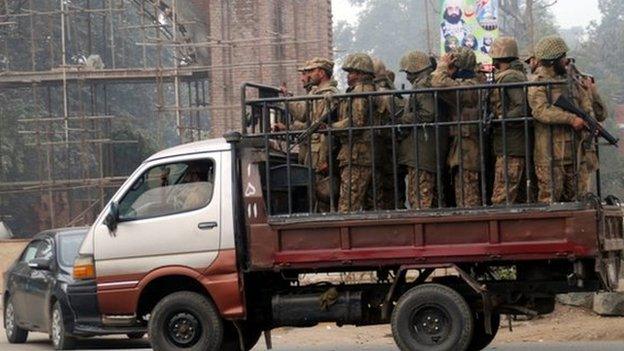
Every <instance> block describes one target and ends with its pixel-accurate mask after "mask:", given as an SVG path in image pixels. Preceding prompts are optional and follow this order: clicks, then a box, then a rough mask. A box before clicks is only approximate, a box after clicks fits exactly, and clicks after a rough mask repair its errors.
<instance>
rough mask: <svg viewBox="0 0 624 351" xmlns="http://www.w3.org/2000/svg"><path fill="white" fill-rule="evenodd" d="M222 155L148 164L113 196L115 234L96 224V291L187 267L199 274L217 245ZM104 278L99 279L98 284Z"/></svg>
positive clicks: (204, 155)
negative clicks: (157, 271) (116, 212)
mask: <svg viewBox="0 0 624 351" xmlns="http://www.w3.org/2000/svg"><path fill="white" fill-rule="evenodd" d="M220 161H221V153H220V152H213V153H207V154H203V155H201V156H193V157H186V158H181V159H178V160H170V161H159V162H152V163H149V164H147V165H144V166H143V167H142V169H140V170H139V172H137V173H135V176H134V179H132V182H131V183H130V184H132V185H131V186H128V187H127V189H125V190H124V191H122V192H120V193H119V194H116V195H115V197H114V198H113V201H115V202H117V203H118V208H119V222H118V224H117V228H116V230H115V231H114V232H111V231H110V230H109V229H108V227H107V226H106V225H105V224H104V223H103V221H101V222H100V223H99V224H97V227H96V228H94V230H95V233H94V234H95V235H94V244H95V245H94V247H95V250H94V258H95V265H96V272H97V275H98V291H100V290H101V289H102V288H111V287H119V288H122V287H128V286H132V285H134V284H136V283H137V282H138V280H139V279H140V278H141V277H142V275H144V274H145V273H147V272H150V271H152V270H154V269H156V268H159V267H165V266H185V267H190V268H194V269H196V270H197V271H198V272H199V271H201V270H202V269H204V268H206V267H208V266H209V265H210V264H211V263H212V262H213V261H214V259H215V258H216V256H217V253H218V249H219V246H220V236H221V227H220V225H219V224H220V218H221V179H220V177H218V176H217V175H218V174H219V169H220V167H221V162H220ZM102 281H104V282H103V283H101V282H102Z"/></svg>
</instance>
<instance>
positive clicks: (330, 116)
mask: <svg viewBox="0 0 624 351" xmlns="http://www.w3.org/2000/svg"><path fill="white" fill-rule="evenodd" d="M337 118H338V108H337V107H334V108H333V109H332V110H331V111H329V112H327V113H326V114H324V115H323V116H321V118H319V119H318V120H317V121H315V122H314V123H312V124H311V125H310V126H309V127H308V128H307V129H306V130H305V131H303V133H301V134H299V135H298V136H297V137H296V138H295V140H294V141H293V143H292V145H290V150H288V152H290V151H291V150H292V149H293V148H294V147H295V145H299V144H301V143H302V142H304V141H305V140H307V139H308V138H310V136H311V135H312V134H314V132H316V131H317V130H318V129H319V128H321V126H322V125H323V124H326V123H327V121H330V122H332V121H335V120H336V119H337Z"/></svg>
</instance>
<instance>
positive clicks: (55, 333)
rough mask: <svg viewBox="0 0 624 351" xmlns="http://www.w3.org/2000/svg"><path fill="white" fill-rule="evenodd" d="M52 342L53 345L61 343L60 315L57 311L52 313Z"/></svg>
mask: <svg viewBox="0 0 624 351" xmlns="http://www.w3.org/2000/svg"><path fill="white" fill-rule="evenodd" d="M52 342H53V343H54V345H58V344H59V343H60V342H61V315H60V313H59V311H58V310H54V312H52Z"/></svg>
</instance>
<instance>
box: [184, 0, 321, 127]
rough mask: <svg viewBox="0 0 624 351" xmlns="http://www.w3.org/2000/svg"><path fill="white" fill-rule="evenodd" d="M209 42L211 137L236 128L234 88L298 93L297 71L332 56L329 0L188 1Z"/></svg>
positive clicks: (206, 60) (205, 62)
mask: <svg viewBox="0 0 624 351" xmlns="http://www.w3.org/2000/svg"><path fill="white" fill-rule="evenodd" d="M192 3H193V7H194V8H195V10H196V11H197V12H196V15H197V16H198V17H199V18H201V19H203V24H204V26H205V27H206V28H205V30H204V32H205V33H208V36H209V38H210V40H211V44H212V45H210V47H209V49H208V50H206V51H205V53H204V54H203V55H201V58H200V59H201V60H202V62H201V64H203V65H208V66H212V68H211V77H210V90H209V92H210V104H211V106H212V108H211V128H212V131H211V134H212V136H215V137H216V136H221V135H222V134H223V133H224V132H226V131H228V130H232V129H239V128H240V89H239V88H240V85H241V83H242V82H244V81H253V82H257V83H263V84H268V85H274V86H279V85H280V84H281V83H282V82H286V84H287V85H288V87H289V89H290V90H295V91H297V92H299V93H301V92H302V91H301V87H299V86H298V74H297V70H296V69H297V67H298V66H299V65H301V64H302V63H303V62H304V61H306V60H308V59H310V58H312V57H314V56H322V57H328V58H331V57H332V18H331V0H314V1H311V0H192Z"/></svg>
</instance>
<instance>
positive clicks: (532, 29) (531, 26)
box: [526, 0, 535, 50]
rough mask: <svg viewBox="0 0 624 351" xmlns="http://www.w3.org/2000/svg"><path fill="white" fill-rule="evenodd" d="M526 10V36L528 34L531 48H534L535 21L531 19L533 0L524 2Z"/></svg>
mask: <svg viewBox="0 0 624 351" xmlns="http://www.w3.org/2000/svg"><path fill="white" fill-rule="evenodd" d="M526 6H527V8H526V11H527V17H528V18H529V26H528V27H529V28H528V33H527V34H528V36H529V44H530V45H531V50H534V49H535V22H534V20H533V0H527V2H526Z"/></svg>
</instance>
